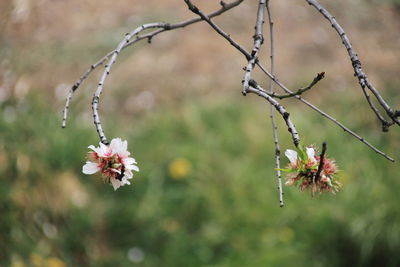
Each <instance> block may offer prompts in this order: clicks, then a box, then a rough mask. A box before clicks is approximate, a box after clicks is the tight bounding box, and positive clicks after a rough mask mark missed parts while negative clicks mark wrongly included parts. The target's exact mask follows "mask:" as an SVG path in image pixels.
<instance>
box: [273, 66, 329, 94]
mask: <svg viewBox="0 0 400 267" xmlns="http://www.w3.org/2000/svg"><path fill="white" fill-rule="evenodd" d="M271 73H272V71H271ZM324 77H325V72H320V73H318V74H317V76H316V77H315V78H314V80H313V81H312V82H311V83H310V84H309V85H308V86H307V87H304V88H300V89H298V90H297V91H295V92H293V93H290V94H286V95H278V94H276V93H275V92H272V93H269V94H270V96H271V97H274V98H278V99H284V98H289V97H294V96H299V95H301V94H302V93H304V92H307V91H308V90H310V89H311V88H313V87H314V85H316V84H317V83H318V82H319V81H320V80H322V79H323V78H324Z"/></svg>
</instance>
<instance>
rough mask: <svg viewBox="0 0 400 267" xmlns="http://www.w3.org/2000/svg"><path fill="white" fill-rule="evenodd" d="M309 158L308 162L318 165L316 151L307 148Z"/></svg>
mask: <svg viewBox="0 0 400 267" xmlns="http://www.w3.org/2000/svg"><path fill="white" fill-rule="evenodd" d="M306 151H307V156H308V160H309V161H310V162H312V163H317V160H316V159H315V150H314V148H312V147H307V150H306Z"/></svg>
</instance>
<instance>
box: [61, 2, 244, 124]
mask: <svg viewBox="0 0 400 267" xmlns="http://www.w3.org/2000/svg"><path fill="white" fill-rule="evenodd" d="M243 1H244V0H236V1H233V2H231V3H228V4H227V3H224V2H222V1H221V8H220V9H218V10H216V11H214V12H212V13H210V14H208V17H210V18H213V17H216V16H219V15H221V14H222V13H224V12H226V11H228V10H230V9H232V8H234V7H236V6H238V5H240V4H241V3H242V2H243ZM202 20H203V19H202V18H198V17H197V18H193V19H189V20H185V21H182V22H178V23H174V24H165V25H166V27H165V28H162V29H158V30H155V31H153V32H150V33H147V34H143V35H137V36H136V37H135V38H134V39H133V40H129V42H127V43H125V44H124V46H123V47H122V49H121V50H123V49H125V48H127V47H129V46H131V45H133V44H134V43H136V42H138V41H141V40H143V39H147V40H148V41H149V42H151V40H152V38H153V37H154V36H156V35H158V34H160V33H162V32H165V31H170V30H175V29H179V28H184V27H186V26H189V25H191V24H194V23H197V22H200V21H202ZM114 52H115V50H113V51H110V52H109V53H107V54H106V55H105V56H104V57H102V58H101V59H99V60H98V61H97V62H96V63H94V64H93V65H91V66H90V67H89V68H88V69H87V70H86V72H85V73H84V74H83V75H82V76H81V77H80V78H79V79H78V80H77V81H76V82H75V83H74V85H73V86H72V87H71V89H70V90H69V92H68V96H67V99H66V101H65V107H64V110H63V119H62V124H61V126H62V128H65V127H66V126H67V117H68V110H69V105H70V101H71V99H72V96H73V94H74V93H75V91H76V90H77V89H78V88H79V86H80V85H81V84H82V83H83V82H84V81H85V80H86V79H87V78H88V77H89V76H90V74H91V73H92V72H93V71H94V70H95V69H97V67H99V66H101V65H103V64H104V62H105V61H106V60H107V59H108V58H109V57H110V56H112V55H113V54H114Z"/></svg>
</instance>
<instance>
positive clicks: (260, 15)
mask: <svg viewBox="0 0 400 267" xmlns="http://www.w3.org/2000/svg"><path fill="white" fill-rule="evenodd" d="M265 4H266V3H265V0H260V1H259V3H258V11H257V20H256V25H255V27H254V28H255V34H254V36H253V39H254V44H253V49H252V50H251V58H250V59H249V60H248V63H247V66H246V67H245V73H244V78H243V89H242V94H243V95H246V93H247V88H248V87H249V80H250V79H251V72H252V71H253V69H254V65H255V64H256V61H257V57H258V52H259V51H260V47H261V45H262V44H263V43H264V36H263V25H264V16H265V7H266V5H265Z"/></svg>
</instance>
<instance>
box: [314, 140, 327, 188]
mask: <svg viewBox="0 0 400 267" xmlns="http://www.w3.org/2000/svg"><path fill="white" fill-rule="evenodd" d="M325 153H326V142H323V143H322V151H321V154H320V156H319V165H318V169H317V172H316V174H315V175H314V177H313V180H314V181H315V182H318V180H319V179H320V178H321V172H322V169H323V168H324V159H325Z"/></svg>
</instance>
